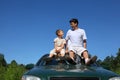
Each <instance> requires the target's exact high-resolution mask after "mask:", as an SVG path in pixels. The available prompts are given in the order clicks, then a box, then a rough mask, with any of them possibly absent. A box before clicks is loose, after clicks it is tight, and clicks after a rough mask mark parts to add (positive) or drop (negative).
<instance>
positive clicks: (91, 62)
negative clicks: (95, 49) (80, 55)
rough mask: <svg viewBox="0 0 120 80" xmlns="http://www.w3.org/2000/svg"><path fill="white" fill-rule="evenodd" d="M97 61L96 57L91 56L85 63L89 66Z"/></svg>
mask: <svg viewBox="0 0 120 80" xmlns="http://www.w3.org/2000/svg"><path fill="white" fill-rule="evenodd" d="M96 60H97V56H93V57H92V58H91V59H90V60H89V61H88V62H87V63H86V65H88V66H89V65H90V64H93V63H94V62H95V61H96Z"/></svg>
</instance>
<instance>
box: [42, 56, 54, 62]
mask: <svg viewBox="0 0 120 80" xmlns="http://www.w3.org/2000/svg"><path fill="white" fill-rule="evenodd" d="M52 59H53V58H51V57H46V58H44V59H43V60H45V61H51V60H52Z"/></svg>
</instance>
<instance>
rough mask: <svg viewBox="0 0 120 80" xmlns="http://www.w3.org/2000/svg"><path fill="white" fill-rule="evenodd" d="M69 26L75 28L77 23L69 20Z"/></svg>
mask: <svg viewBox="0 0 120 80" xmlns="http://www.w3.org/2000/svg"><path fill="white" fill-rule="evenodd" d="M70 26H71V27H72V29H75V28H76V27H77V26H78V25H77V23H74V22H71V23H70Z"/></svg>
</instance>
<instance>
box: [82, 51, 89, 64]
mask: <svg viewBox="0 0 120 80" xmlns="http://www.w3.org/2000/svg"><path fill="white" fill-rule="evenodd" d="M83 57H84V59H85V64H86V63H87V62H88V61H89V60H90V59H89V54H88V51H84V52H83Z"/></svg>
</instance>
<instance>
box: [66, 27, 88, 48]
mask: <svg viewBox="0 0 120 80" xmlns="http://www.w3.org/2000/svg"><path fill="white" fill-rule="evenodd" d="M65 39H66V40H68V41H70V43H69V45H71V46H76V47H77V46H78V47H83V40H86V39H87V36H86V33H85V31H84V29H80V28H78V29H77V30H71V29H70V30H68V32H67V34H66V38H65Z"/></svg>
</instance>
